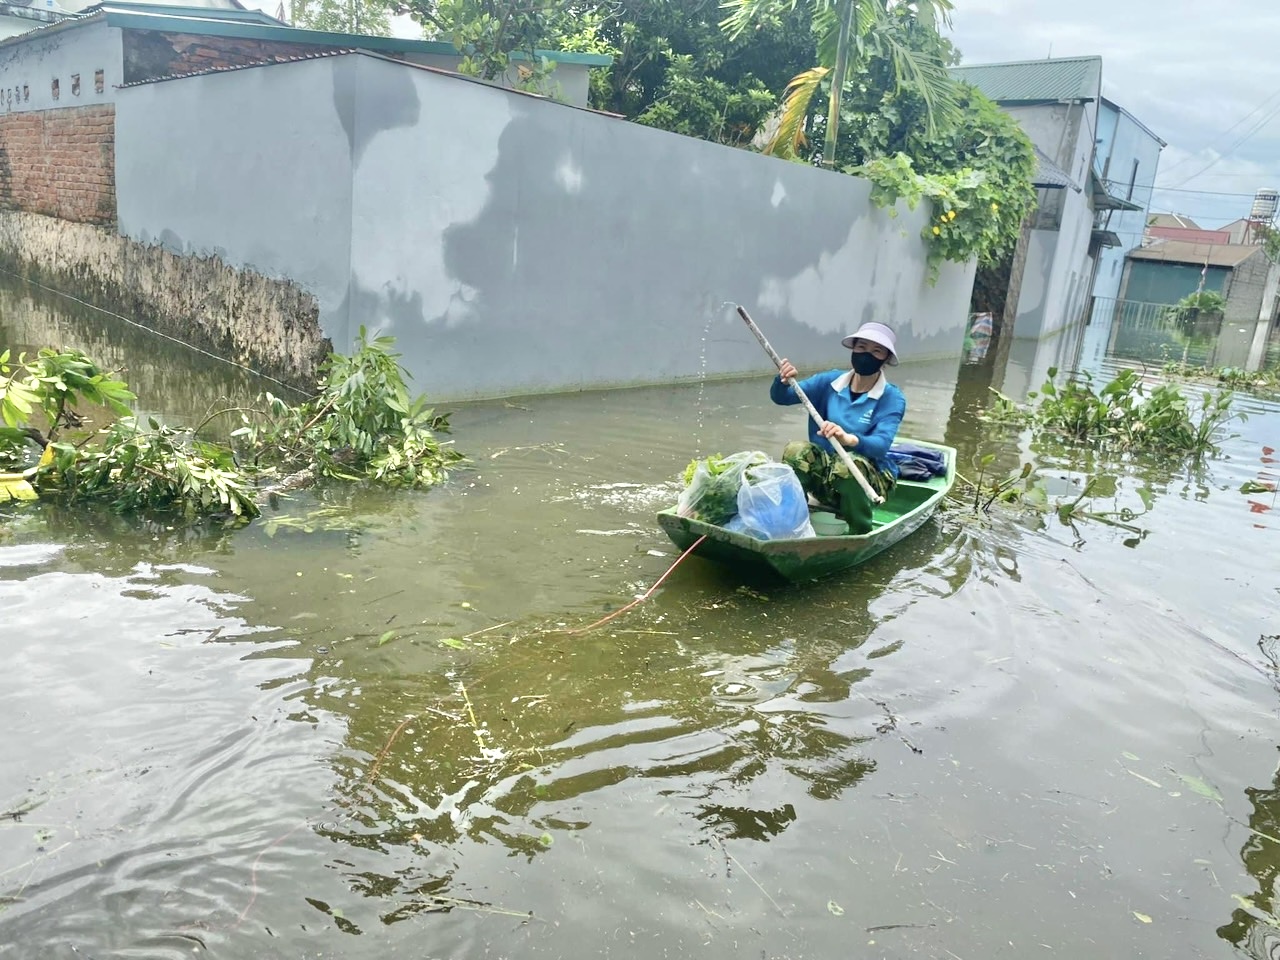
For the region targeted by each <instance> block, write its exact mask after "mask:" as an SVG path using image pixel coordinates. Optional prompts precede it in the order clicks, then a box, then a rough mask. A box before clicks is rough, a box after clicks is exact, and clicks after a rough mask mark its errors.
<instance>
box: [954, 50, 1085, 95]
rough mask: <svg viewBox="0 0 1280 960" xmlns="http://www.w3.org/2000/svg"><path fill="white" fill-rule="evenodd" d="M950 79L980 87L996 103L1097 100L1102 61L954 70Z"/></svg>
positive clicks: (1070, 59)
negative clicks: (953, 78)
mask: <svg viewBox="0 0 1280 960" xmlns="http://www.w3.org/2000/svg"><path fill="white" fill-rule="evenodd" d="M951 75H952V76H953V77H955V78H956V79H957V80H961V81H963V82H964V83H969V84H972V85H973V86H975V87H977V88H978V89H979V90H981V91H982V92H983V93H984V94H985V95H986V96H988V97H990V98H991V99H992V100H995V101H996V102H997V103H1028V102H1031V103H1034V102H1041V101H1045V100H1095V99H1097V98H1098V96H1099V90H1100V85H1101V82H1102V58H1101V57H1062V58H1059V59H1057V60H1019V61H1016V62H1014V63H979V64H974V65H972V66H959V67H952V68H951Z"/></svg>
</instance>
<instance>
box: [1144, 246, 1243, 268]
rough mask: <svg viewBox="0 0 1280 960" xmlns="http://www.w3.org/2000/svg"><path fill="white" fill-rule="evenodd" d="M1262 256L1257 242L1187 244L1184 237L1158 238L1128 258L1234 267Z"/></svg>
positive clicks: (1199, 265)
mask: <svg viewBox="0 0 1280 960" xmlns="http://www.w3.org/2000/svg"><path fill="white" fill-rule="evenodd" d="M1258 256H1263V249H1262V247H1261V246H1259V245H1257V244H1241V243H1212V244H1210V243H1188V242H1187V241H1185V240H1158V241H1156V242H1155V243H1152V244H1151V245H1150V246H1148V247H1140V248H1138V249H1137V250H1134V251H1133V252H1132V253H1130V254H1129V258H1130V259H1132V260H1163V261H1165V262H1167V263H1191V264H1195V265H1196V266H1198V267H1202V266H1204V265H1205V264H1206V263H1207V264H1208V265H1209V266H1211V267H1238V266H1240V264H1242V263H1244V262H1245V261H1246V260H1248V259H1249V258H1250V257H1258Z"/></svg>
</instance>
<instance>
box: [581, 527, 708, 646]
mask: <svg viewBox="0 0 1280 960" xmlns="http://www.w3.org/2000/svg"><path fill="white" fill-rule="evenodd" d="M705 539H707V535H706V534H705V533H704V534H703V535H702V536H700V537H699V538H698V539H697V540H695V541H693V543H691V544H690V545H689V549H688V550H686V551H685V552H684V553H682V554H680V556H678V557H676V562H675V563H673V564H671V566H669V567H667V572H666V573H664V574H663V575H662V576H660V577H659V578H658V579H657V580H655V581H654V584H653V586H652V587H650V588H649V589H648V590H646V591H645V592H644V595H643V596H639V597H636V598H635V599H634V600H632V601H631V602H630V603H628V604H627V605H626V606H625V607H620V608H619V609H617V610H615V611H613V613H611V614H609V615H608V616H607V617H601V618H600V619H599V620H597V621H596V622H595V623H589V624H587V625H586V626H585V627H579V628H578V629H577V630H565V631H564V632H565V633H569V634H578V633H586V632H587V631H588V630H594V629H595V628H596V627H599V626H603V625H604V624H606V623H608V622H609V621H610V620H612V619H613V618H614V617H620V616H622V615H623V614H624V613H626V612H627V611H628V610H630V609H632V608H633V607H636V606H639V605H640V604H642V603H644V602H645V601H646V600H648V599H649V598H650V597H651V596H653V591H655V590H657V589H658V588H659V587H660V586H662V581H663V580H665V579H667V577H669V576H671V571H673V570H674V569H675V568H676V567H678V566H680V561H682V560H683V559H684V558H685V557H687V556H688V555H689V554H691V553H693V551H694V550H695V549H697V546H698V544H700V543H702V541H703V540H705Z"/></svg>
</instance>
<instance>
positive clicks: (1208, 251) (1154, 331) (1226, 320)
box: [1111, 238, 1280, 370]
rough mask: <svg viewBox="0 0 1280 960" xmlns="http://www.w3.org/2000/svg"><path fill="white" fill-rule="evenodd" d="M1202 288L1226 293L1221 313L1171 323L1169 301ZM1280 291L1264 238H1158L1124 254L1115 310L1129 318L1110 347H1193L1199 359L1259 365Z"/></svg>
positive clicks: (1137, 352) (1146, 352)
mask: <svg viewBox="0 0 1280 960" xmlns="http://www.w3.org/2000/svg"><path fill="white" fill-rule="evenodd" d="M1199 290H1208V291H1213V292H1215V293H1218V294H1220V295H1221V296H1222V297H1223V299H1224V300H1225V301H1226V303H1225V305H1224V307H1223V310H1222V315H1221V317H1220V318H1218V317H1212V318H1210V319H1209V323H1207V324H1202V325H1201V326H1200V327H1199V328H1198V329H1178V328H1177V326H1176V325H1172V324H1170V322H1169V306H1170V305H1172V304H1176V303H1178V301H1179V300H1181V299H1183V298H1184V297H1186V296H1188V295H1189V294H1193V293H1196V292H1197V291H1199ZM1278 292H1280V265H1277V264H1274V263H1272V262H1271V261H1270V260H1268V259H1267V256H1266V252H1265V251H1264V249H1263V247H1262V246H1261V245H1259V244H1235V243H1202V242H1195V241H1191V240H1166V239H1159V238H1156V239H1153V240H1151V241H1150V242H1149V243H1148V244H1147V245H1145V246H1143V247H1141V248H1140V249H1137V250H1133V251H1130V253H1129V254H1128V256H1127V258H1126V265H1125V268H1124V271H1123V280H1122V282H1121V286H1120V291H1119V301H1118V302H1119V303H1120V304H1121V305H1122V306H1121V308H1120V309H1119V310H1117V311H1116V315H1117V317H1118V318H1120V319H1123V320H1124V321H1125V322H1124V324H1123V325H1121V324H1116V325H1114V326H1113V329H1112V332H1111V348H1112V351H1113V352H1115V353H1117V354H1118V355H1120V356H1126V355H1132V356H1134V357H1135V358H1138V359H1146V358H1148V357H1151V356H1154V355H1155V354H1156V352H1157V351H1159V350H1161V349H1162V348H1163V349H1165V351H1166V352H1176V350H1177V349H1184V348H1186V349H1188V350H1191V349H1194V350H1195V351H1196V353H1195V354H1194V359H1195V360H1196V362H1201V363H1206V364H1208V365H1210V366H1225V367H1239V368H1242V369H1246V370H1257V369H1260V368H1261V366H1262V363H1263V360H1264V358H1265V354H1266V345H1267V340H1268V337H1269V335H1270V333H1271V331H1272V328H1273V327H1274V326H1275V323H1276V318H1277V310H1276V305H1277V300H1276V298H1277V293H1278ZM1122 326H1123V329H1122ZM1188 340H1189V341H1192V342H1190V343H1188V342H1184V341H1188ZM1197 340H1201V341H1203V342H1202V343H1195V342H1194V341H1197Z"/></svg>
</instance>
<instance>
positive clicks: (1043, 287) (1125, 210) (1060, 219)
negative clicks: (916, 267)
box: [952, 57, 1164, 340]
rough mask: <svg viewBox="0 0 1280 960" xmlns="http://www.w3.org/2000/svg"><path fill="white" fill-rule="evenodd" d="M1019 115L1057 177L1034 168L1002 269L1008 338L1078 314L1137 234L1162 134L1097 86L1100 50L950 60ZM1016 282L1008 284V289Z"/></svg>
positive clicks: (1110, 278)
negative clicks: (1034, 198)
mask: <svg viewBox="0 0 1280 960" xmlns="http://www.w3.org/2000/svg"><path fill="white" fill-rule="evenodd" d="M952 74H953V76H955V77H956V78H957V79H959V80H962V81H964V82H966V83H970V84H972V85H973V86H975V87H977V88H978V89H979V90H980V91H981V92H982V93H983V94H985V95H986V96H987V97H989V98H990V99H992V100H994V101H995V102H996V103H997V104H999V106H1000V107H1001V108H1002V109H1003V110H1004V111H1005V112H1007V113H1008V114H1009V115H1010V116H1012V117H1013V118H1014V119H1015V120H1017V121H1018V123H1019V124H1020V125H1021V127H1022V128H1023V130H1024V131H1025V132H1026V133H1027V135H1028V137H1030V139H1031V141H1032V143H1034V144H1035V147H1036V150H1037V155H1038V157H1039V158H1040V165H1041V171H1042V172H1043V171H1044V169H1045V167H1046V165H1048V166H1050V167H1051V168H1052V169H1054V170H1056V171H1059V172H1060V173H1061V174H1063V175H1065V178H1066V182H1065V183H1050V182H1047V181H1048V180H1050V179H1052V178H1048V177H1045V176H1040V175H1038V176H1037V181H1036V184H1035V185H1036V188H1037V192H1038V204H1037V207H1036V210H1035V212H1034V213H1033V214H1032V216H1031V217H1030V219H1029V222H1028V224H1027V228H1026V230H1027V232H1026V235H1025V236H1024V238H1023V242H1022V243H1021V244H1020V248H1021V250H1020V257H1021V259H1022V262H1021V263H1020V264H1015V268H1014V275H1012V276H1010V278H1009V289H1010V291H1011V293H1010V296H1011V298H1015V297H1016V302H1012V303H1009V304H1008V305H1007V306H1006V310H1005V320H1006V323H1007V322H1008V321H1009V320H1012V322H1013V331H1012V333H1013V338H1014V339H1029V340H1040V339H1043V338H1045V337H1049V336H1053V335H1056V334H1058V333H1060V332H1061V331H1063V330H1064V329H1067V328H1069V327H1071V326H1073V325H1074V324H1076V323H1080V322H1082V321H1084V320H1086V319H1087V318H1088V316H1089V313H1090V310H1091V305H1092V302H1093V298H1094V297H1095V296H1096V295H1099V291H1100V292H1101V293H1102V294H1104V295H1105V294H1106V293H1108V292H1111V295H1112V296H1114V292H1112V291H1114V290H1115V289H1116V288H1118V285H1119V282H1120V270H1121V266H1120V265H1121V264H1122V263H1123V259H1124V252H1126V251H1127V250H1128V249H1131V248H1133V247H1137V246H1138V245H1139V244H1140V243H1141V237H1142V231H1143V227H1144V224H1145V217H1146V211H1147V207H1148V205H1149V202H1150V195H1151V188H1150V184H1151V183H1152V182H1154V179H1155V171H1156V165H1157V163H1158V158H1159V153H1160V150H1161V149H1162V148H1163V147H1164V142H1163V141H1161V140H1160V138H1159V137H1157V136H1155V134H1153V133H1151V131H1149V130H1148V129H1147V128H1146V127H1144V126H1143V125H1142V124H1141V123H1139V122H1138V121H1137V120H1136V119H1135V118H1133V117H1132V116H1131V115H1130V114H1129V113H1128V112H1127V111H1125V110H1124V109H1123V108H1121V107H1119V106H1118V105H1117V104H1115V103H1113V102H1111V101H1109V100H1106V99H1105V98H1104V97H1103V96H1102V59H1101V57H1070V58H1059V59H1047V60H1027V61H1017V62H1011V63H995V64H977V65H972V66H970V65H965V66H960V67H955V68H953V69H952ZM1014 291H1016V294H1015V293H1014Z"/></svg>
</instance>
